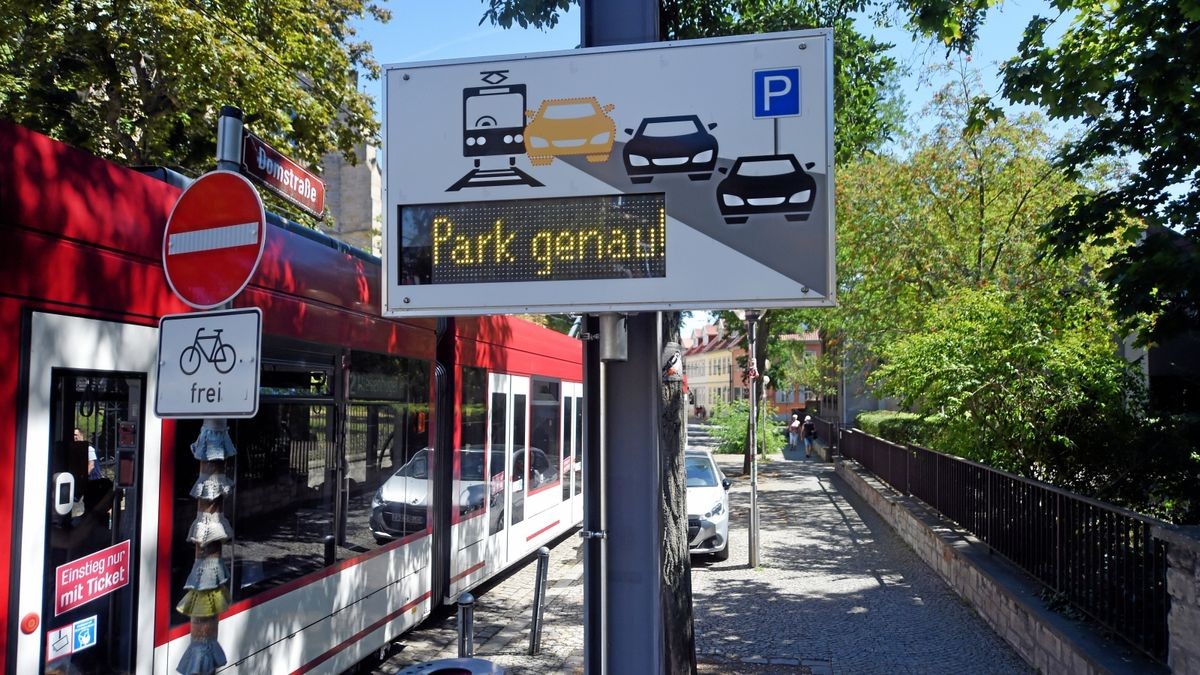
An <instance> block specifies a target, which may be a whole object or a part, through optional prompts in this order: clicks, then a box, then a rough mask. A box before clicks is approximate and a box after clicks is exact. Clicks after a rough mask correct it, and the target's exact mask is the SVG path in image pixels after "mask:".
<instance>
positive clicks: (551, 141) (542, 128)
mask: <svg viewBox="0 0 1200 675" xmlns="http://www.w3.org/2000/svg"><path fill="white" fill-rule="evenodd" d="M612 109H613V105H612V104H611V103H609V104H608V105H604V106H601V105H600V103H599V102H598V101H597V100H596V97H595V96H588V97H586V98H556V99H547V100H545V101H542V105H541V107H540V108H538V109H537V112H534V111H532V110H526V111H525V116H526V117H528V118H529V124H528V125H527V126H526V127H525V154H527V155H529V161H530V163H531V164H533V165H534V166H546V165H547V164H549V163H550V162H553V161H554V158H555V157H561V156H562V155H586V156H587V161H589V162H607V161H608V156H609V155H610V154H611V153H612V146H613V141H615V140H616V131H617V125H616V123H614V122H613V120H612V118H611V117H609V116H608V113H609V112H611V111H612Z"/></svg>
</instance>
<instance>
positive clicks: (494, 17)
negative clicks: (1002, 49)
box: [482, 0, 991, 163]
mask: <svg viewBox="0 0 1200 675" xmlns="http://www.w3.org/2000/svg"><path fill="white" fill-rule="evenodd" d="M990 1H991V0H975V1H974V2H970V3H967V2H959V3H956V4H955V3H952V4H946V3H930V2H928V0H921V1H920V2H914V3H908V4H906V3H898V4H897V5H896V6H897V7H899V8H900V9H902V10H903V11H904V12H905V13H906V14H908V15H909V16H912V17H916V16H917V15H920V16H922V17H925V18H924V19H922V20H921V21H920V22H916V21H915V19H914V25H919V26H920V28H919V30H921V31H922V32H923V33H924V34H926V35H930V36H935V37H939V38H943V39H945V38H947V37H949V38H950V39H949V40H948V41H947V44H948V45H952V46H953V47H955V48H963V47H965V46H967V45H968V44H969V42H970V41H971V40H973V38H974V33H975V29H974V25H973V22H975V21H976V20H977V19H978V18H979V17H981V16H982V12H983V11H984V10H986V7H987V5H988V4H990ZM482 2H483V5H484V14H483V19H482V20H483V21H491V22H492V23H493V24H497V25H501V26H504V27H506V28H507V27H510V26H512V25H513V23H517V24H519V25H520V26H522V27H526V26H532V27H535V28H547V27H551V26H554V25H555V24H556V23H557V22H558V17H559V15H560V14H561V13H562V12H565V11H567V10H568V9H569V7H570V6H571V5H573V4H575V0H482ZM889 6H891V3H887V2H874V3H872V2H867V1H866V0H854V1H853V2H846V3H826V2H817V1H816V0H805V1H803V2H797V1H796V0H661V2H660V4H659V26H660V31H661V33H662V35H663V37H664V39H667V40H684V39H692V38H709V37H723V36H728V35H751V34H757V33H769V32H776V31H786V30H799V29H806V28H832V29H833V30H834V33H835V35H836V36H837V39H835V40H834V106H833V107H834V136H835V142H834V147H835V150H834V152H835V161H837V162H839V163H841V162H845V161H849V160H851V159H852V158H854V157H855V156H857V155H859V154H861V153H863V152H866V151H870V150H876V149H879V148H880V147H882V145H883V144H884V143H885V142H886V141H887V140H889V139H890V138H892V137H893V136H895V135H896V134H897V133H898V132H899V130H900V125H901V124H902V122H903V115H902V113H901V108H902V106H900V105H899V104H898V100H899V96H900V95H899V93H898V91H897V79H896V70H897V67H898V66H897V64H896V62H895V60H894V59H892V58H891V57H890V56H888V50H889V49H890V48H891V46H892V45H890V44H887V43H882V42H879V41H876V40H875V39H873V38H871V37H870V36H868V35H864V34H863V33H861V32H859V30H858V26H857V24H856V22H855V18H856V16H859V15H861V14H862V13H864V12H867V11H868V10H870V9H872V8H874V9H879V10H880V12H877V13H876V14H875V16H883V12H882V10H883V9H884V8H886V7H889Z"/></svg>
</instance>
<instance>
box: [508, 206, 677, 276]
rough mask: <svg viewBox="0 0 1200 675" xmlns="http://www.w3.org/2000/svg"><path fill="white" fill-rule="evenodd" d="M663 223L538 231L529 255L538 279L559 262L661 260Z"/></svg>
mask: <svg viewBox="0 0 1200 675" xmlns="http://www.w3.org/2000/svg"><path fill="white" fill-rule="evenodd" d="M665 230H666V221H665V219H663V218H660V219H659V222H658V224H656V225H652V226H648V227H623V228H618V227H614V228H606V229H600V228H591V229H586V230H541V231H538V232H535V233H534V235H533V238H532V239H531V240H530V245H529V252H530V255H531V256H532V257H533V259H534V260H535V261H536V262H537V270H536V271H537V274H538V276H543V277H544V276H550V275H551V274H553V273H554V266H555V265H556V264H558V263H570V262H593V261H595V262H600V261H604V260H623V261H628V260H645V259H654V258H661V257H663V254H664V250H663V249H664V248H665V247H664V242H665V241H666V231H665Z"/></svg>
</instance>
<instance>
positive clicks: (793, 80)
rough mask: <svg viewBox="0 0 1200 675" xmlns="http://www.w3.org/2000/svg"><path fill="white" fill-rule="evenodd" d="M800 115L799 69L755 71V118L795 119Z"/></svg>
mask: <svg viewBox="0 0 1200 675" xmlns="http://www.w3.org/2000/svg"><path fill="white" fill-rule="evenodd" d="M799 114H800V69H799V68H774V69H771V70H756V71H754V116H755V117H793V116H796V115H799Z"/></svg>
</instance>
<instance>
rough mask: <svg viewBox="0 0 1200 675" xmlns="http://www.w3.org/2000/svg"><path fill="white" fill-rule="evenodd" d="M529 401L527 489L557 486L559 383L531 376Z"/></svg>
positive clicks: (560, 434)
mask: <svg viewBox="0 0 1200 675" xmlns="http://www.w3.org/2000/svg"><path fill="white" fill-rule="evenodd" d="M532 387H533V403H532V405H531V406H530V413H529V414H530V417H531V420H530V422H531V423H530V427H531V431H530V437H531V439H530V443H531V445H532V446H533V448H534V449H535V450H539V451H540V452H536V453H535V452H533V450H531V451H530V456H531V458H532V459H531V464H530V467H529V468H530V471H529V489H530V490H539V489H542V488H548V487H550V486H552V485H557V484H558V480H559V477H560V474H561V472H560V471H559V468H560V467H561V466H562V418H561V415H562V412H561V407H560V393H561V392H562V384H560V383H559V382H556V381H554V380H544V379H540V378H536V377H535V378H533V382H532Z"/></svg>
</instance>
